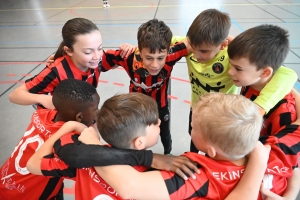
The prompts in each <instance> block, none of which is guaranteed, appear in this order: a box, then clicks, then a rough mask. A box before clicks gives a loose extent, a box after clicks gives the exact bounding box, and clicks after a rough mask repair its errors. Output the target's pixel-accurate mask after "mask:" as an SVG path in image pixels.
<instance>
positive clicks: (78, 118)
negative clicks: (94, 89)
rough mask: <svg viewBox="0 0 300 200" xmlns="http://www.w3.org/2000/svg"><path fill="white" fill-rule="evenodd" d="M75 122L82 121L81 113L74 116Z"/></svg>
mask: <svg viewBox="0 0 300 200" xmlns="http://www.w3.org/2000/svg"><path fill="white" fill-rule="evenodd" d="M76 121H77V122H81V121H82V113H81V112H79V113H77V114H76Z"/></svg>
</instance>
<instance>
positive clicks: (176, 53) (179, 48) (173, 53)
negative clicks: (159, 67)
mask: <svg viewBox="0 0 300 200" xmlns="http://www.w3.org/2000/svg"><path fill="white" fill-rule="evenodd" d="M187 55H188V50H187V48H186V46H185V44H184V43H183V42H180V43H177V44H175V45H174V46H172V47H171V48H170V50H169V53H168V55H167V58H166V64H167V65H169V66H174V65H175V64H176V62H178V61H179V60H180V59H181V58H182V57H185V56H187Z"/></svg>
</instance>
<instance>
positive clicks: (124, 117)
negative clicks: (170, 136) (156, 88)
mask: <svg viewBox="0 0 300 200" xmlns="http://www.w3.org/2000/svg"><path fill="white" fill-rule="evenodd" d="M158 118H159V115H158V108H157V103H156V102H155V100H154V99H152V98H151V97H149V96H147V95H144V94H141V93H136V92H133V93H128V94H119V95H116V96H113V97H111V98H109V99H107V100H106V101H105V102H104V104H103V105H102V107H101V109H100V111H99V113H98V116H97V127H98V130H99V132H100V135H101V136H102V138H103V139H104V140H105V141H106V142H107V143H109V144H110V145H112V146H114V147H117V148H124V149H129V148H130V147H131V146H130V144H131V143H132V141H133V140H134V139H135V138H136V137H139V136H142V135H144V134H145V133H146V132H145V131H146V127H147V126H150V125H151V124H157V123H158Z"/></svg>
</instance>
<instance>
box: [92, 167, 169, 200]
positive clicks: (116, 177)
mask: <svg viewBox="0 0 300 200" xmlns="http://www.w3.org/2000/svg"><path fill="white" fill-rule="evenodd" d="M96 170H97V172H98V173H99V174H100V175H101V177H103V179H104V180H105V181H107V182H108V183H109V184H110V185H111V186H112V187H113V188H114V189H115V190H116V191H117V192H118V194H119V195H120V196H122V198H124V199H132V198H133V199H145V197H147V199H170V197H169V193H168V190H167V187H166V184H165V182H164V180H163V178H162V175H161V174H160V172H159V171H151V172H144V173H141V172H138V171H136V170H135V169H134V168H132V167H130V166H127V165H115V166H107V167H97V168H96ZM124 172H126V173H124ZM120 183H126V184H120Z"/></svg>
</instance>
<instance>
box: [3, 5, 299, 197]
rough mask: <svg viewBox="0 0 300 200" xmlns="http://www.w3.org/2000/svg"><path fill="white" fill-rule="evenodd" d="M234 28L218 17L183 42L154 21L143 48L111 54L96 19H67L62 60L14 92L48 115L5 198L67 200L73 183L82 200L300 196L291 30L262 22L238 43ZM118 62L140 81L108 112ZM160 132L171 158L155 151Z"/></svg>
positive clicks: (37, 118)
mask: <svg viewBox="0 0 300 200" xmlns="http://www.w3.org/2000/svg"><path fill="white" fill-rule="evenodd" d="M230 26H231V22H230V18H229V16H228V14H226V13H223V12H220V11H218V10H216V9H208V10H204V11H203V12H201V13H200V14H199V15H198V16H197V17H196V18H195V20H194V21H193V23H192V24H191V26H190V28H189V30H188V33H187V36H185V37H177V36H173V35H172V32H171V30H170V28H169V27H168V26H167V25H166V24H165V23H164V22H162V21H159V20H157V19H152V20H149V21H148V22H146V23H143V24H142V25H141V26H140V27H139V30H138V34H137V39H138V48H131V47H126V48H125V49H123V50H105V51H104V50H103V48H102V37H101V34H100V31H99V29H98V27H97V26H96V25H95V24H94V23H92V22H91V21H89V20H87V19H83V18H75V19H71V20H69V21H67V22H66V24H65V25H64V27H63V28H62V36H63V41H62V43H61V44H60V46H59V48H58V50H57V52H56V54H55V55H54V61H53V63H51V64H49V65H48V66H46V68H45V69H44V70H42V71H41V72H40V73H39V74H38V75H36V76H34V77H33V78H31V79H28V80H27V81H26V82H25V84H24V85H21V86H20V87H19V88H17V89H15V90H14V91H13V92H12V93H11V94H10V96H9V98H10V101H11V102H13V103H16V104H22V105H33V104H38V109H37V110H36V111H35V112H34V113H33V115H32V121H31V123H30V125H29V126H28V128H27V130H26V132H25V134H24V136H23V137H22V139H21V141H20V142H19V144H18V145H17V146H16V148H15V150H14V152H13V153H12V155H11V156H10V157H9V159H8V160H7V161H6V162H5V163H4V164H3V166H2V167H1V173H2V179H1V181H2V182H1V184H0V191H1V192H0V198H1V199H17V198H24V199H63V196H62V188H63V178H71V179H73V180H75V181H76V183H75V184H76V185H75V197H76V199H97V198H99V199H100V198H102V199H145V198H146V199H199V198H203V199H263V198H264V197H268V198H274V199H280V198H282V197H284V198H286V199H295V198H296V196H297V194H298V191H299V184H297V182H296V181H297V180H299V177H300V174H299V172H298V154H299V150H300V142H299V141H300V127H299V124H300V122H299V121H298V120H297V108H296V105H300V99H299V94H298V93H297V92H296V91H295V90H293V85H294V84H295V82H296V80H297V75H296V74H295V72H294V71H293V70H291V69H289V68H286V67H284V66H282V64H283V62H284V60H285V58H286V56H287V54H288V51H289V40H288V32H287V31H286V30H284V29H282V28H281V27H278V26H274V25H259V26H256V27H253V28H250V29H248V30H246V31H245V32H243V33H241V34H240V35H238V36H237V37H235V38H234V39H232V37H231V36H229V30H230ZM128 49H129V50H128ZM182 57H185V58H186V61H187V70H188V74H189V79H190V83H191V90H192V97H191V110H190V113H189V129H188V130H189V134H190V135H191V147H190V152H187V153H185V154H183V155H182V156H172V155H170V154H171V150H172V139H171V133H170V128H169V125H170V117H169V116H170V111H169V106H168V99H167V89H168V84H169V79H170V76H171V72H172V69H173V67H174V65H175V64H176V62H177V61H178V60H180V59H181V58H182ZM116 66H121V67H123V68H124V69H125V71H126V72H127V74H128V76H129V77H130V85H129V93H128V94H119V95H115V96H113V97H111V98H109V99H107V100H106V101H105V102H104V104H103V105H102V107H101V108H100V109H99V110H98V104H99V101H100V97H99V95H98V94H97V92H96V89H95V88H96V87H97V85H98V80H99V76H100V73H101V72H105V71H108V70H110V69H114V68H115V67H116ZM238 87H241V95H238V94H236V93H237V89H238ZM48 93H50V94H51V95H47V94H48ZM296 101H297V104H296ZM253 102H254V103H253ZM298 110H299V109H298ZM298 113H299V111H298ZM95 123H96V124H95ZM93 124H95V125H96V127H97V128H96V130H95V129H94V128H93ZM98 131H99V133H100V135H101V137H102V138H103V139H104V140H105V141H106V142H107V143H108V144H109V145H105V146H103V145H102V144H101V142H100V140H99V134H98ZM159 135H160V137H161V142H162V144H163V146H164V154H165V155H160V154H153V153H152V152H151V151H149V150H145V149H147V148H149V147H151V146H153V145H155V144H156V143H157V141H158V138H159ZM262 144H267V146H263V145H262ZM137 150H138V151H137ZM198 151H201V152H203V153H205V154H206V156H204V155H201V154H198ZM126 165H127V166H126ZM128 165H130V166H128ZM132 166H133V167H134V168H135V169H133V167H132ZM150 168H152V169H156V170H151V171H149V169H150ZM159 170H161V171H159ZM42 175H43V176H42ZM242 175H243V176H242ZM262 180H263V184H262ZM87 185H89V186H87Z"/></svg>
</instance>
